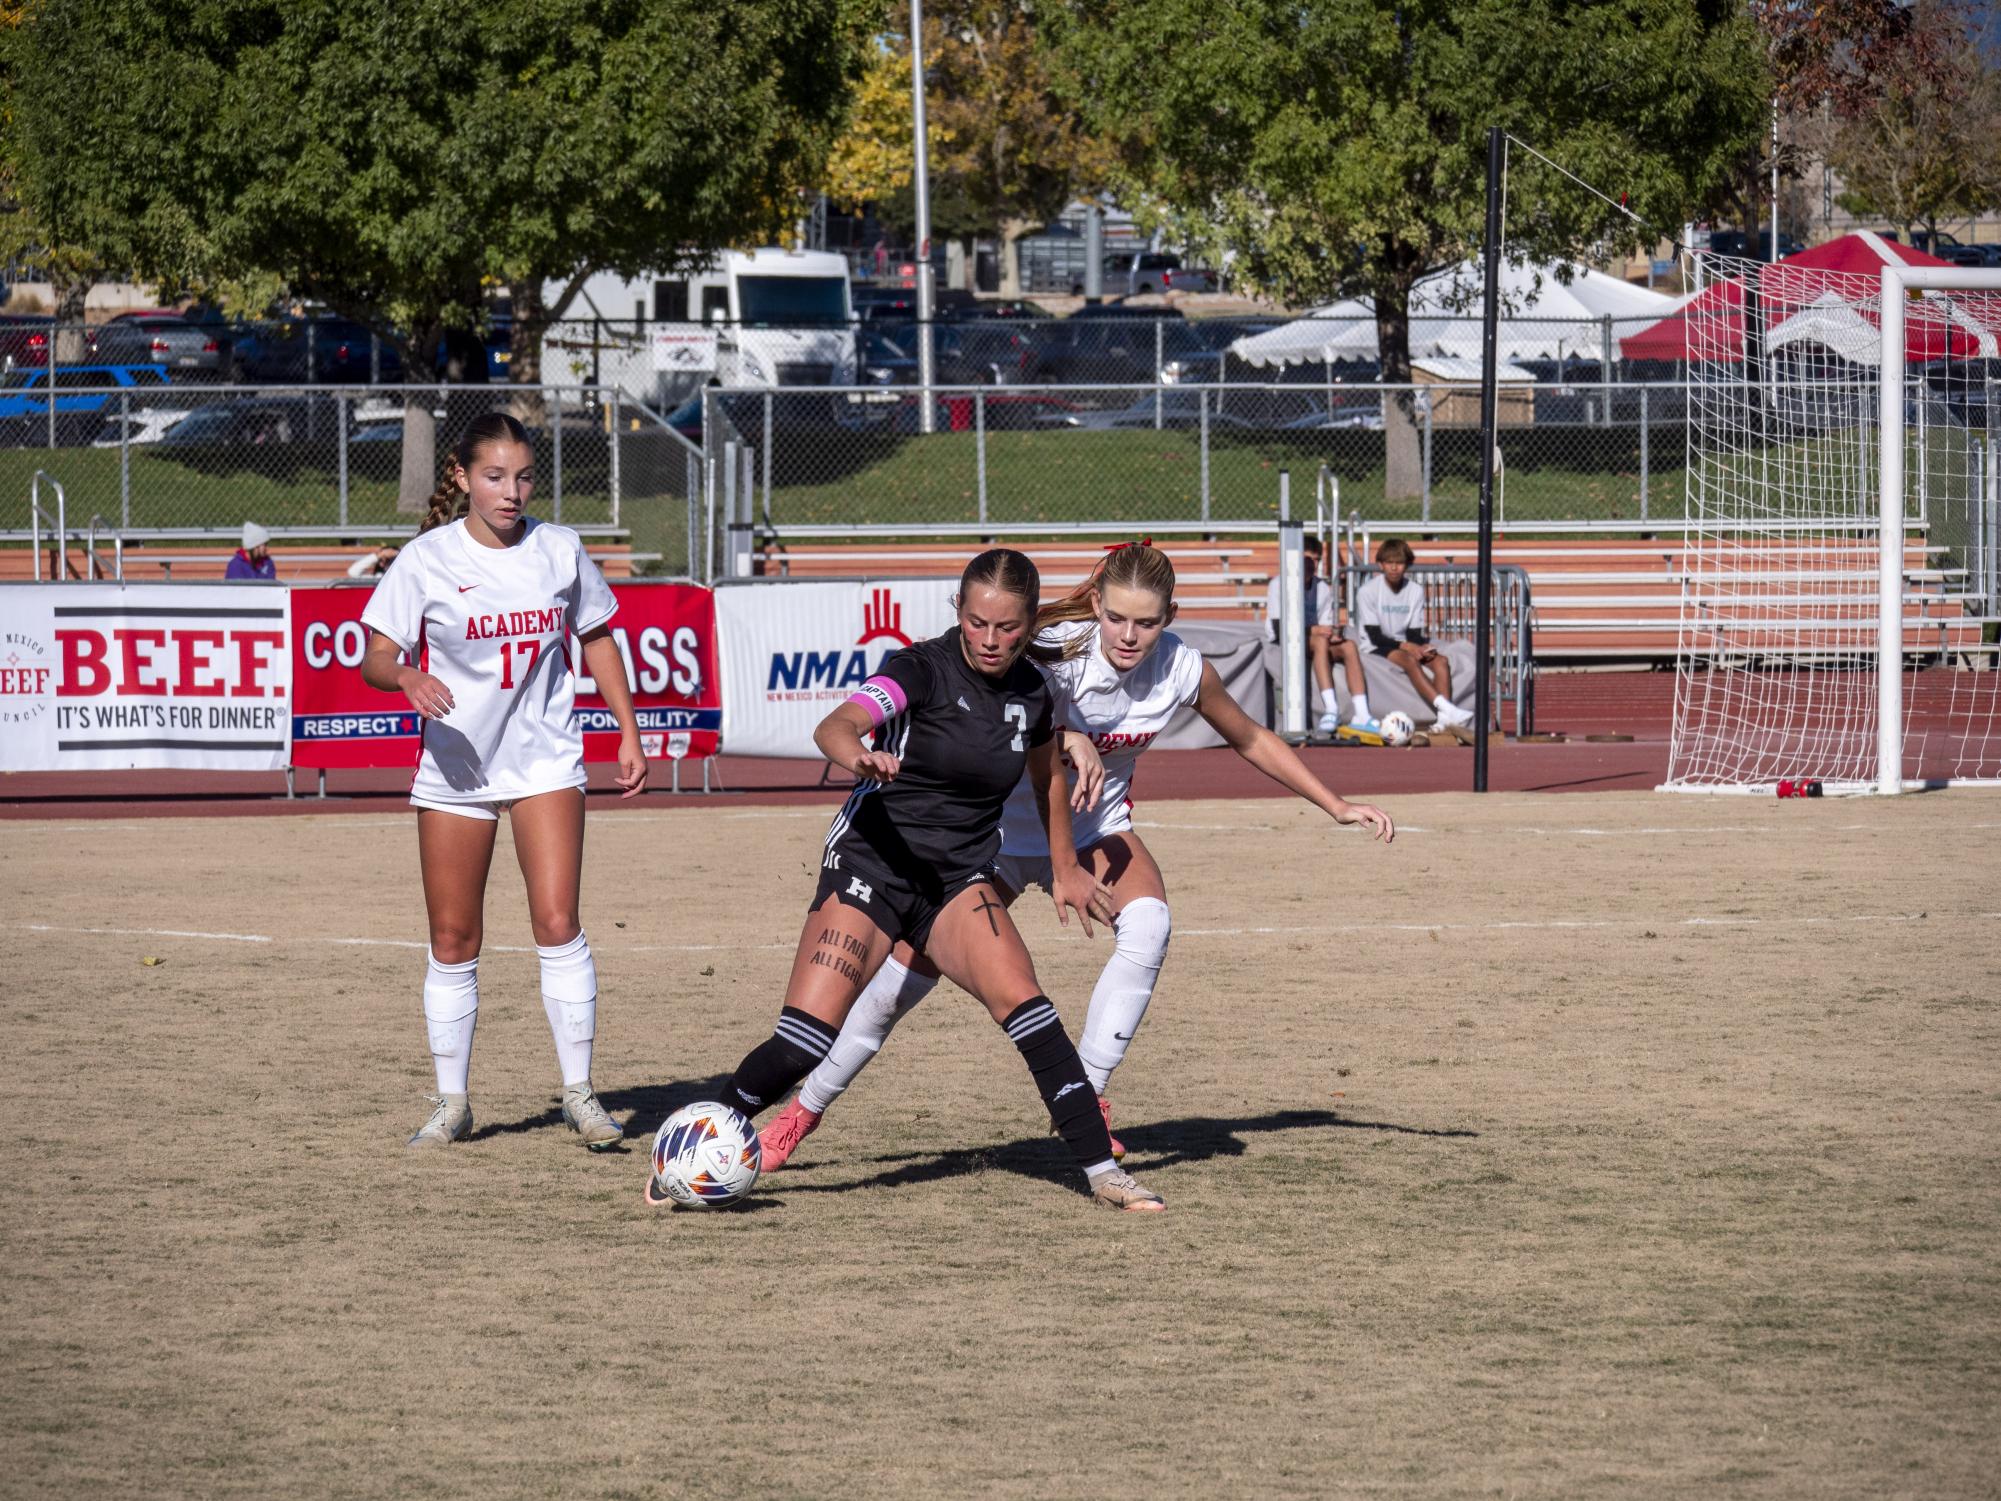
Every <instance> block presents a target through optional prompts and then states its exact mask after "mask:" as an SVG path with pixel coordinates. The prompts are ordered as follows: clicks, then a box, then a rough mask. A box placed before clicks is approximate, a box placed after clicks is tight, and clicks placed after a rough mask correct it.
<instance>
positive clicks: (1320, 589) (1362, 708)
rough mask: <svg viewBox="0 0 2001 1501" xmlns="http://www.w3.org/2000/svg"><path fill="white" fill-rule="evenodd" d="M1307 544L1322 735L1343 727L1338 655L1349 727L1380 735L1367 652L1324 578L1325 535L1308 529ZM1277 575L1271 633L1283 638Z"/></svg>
mask: <svg viewBox="0 0 2001 1501" xmlns="http://www.w3.org/2000/svg"><path fill="white" fill-rule="evenodd" d="M1305 545H1306V619H1307V627H1306V660H1307V662H1308V663H1309V664H1310V665H1311V667H1312V671H1313V681H1314V684H1315V685H1316V686H1317V687H1318V688H1319V689H1320V725H1319V730H1320V733H1321V734H1323V735H1332V734H1334V733H1336V732H1337V731H1338V730H1340V729H1341V728H1342V725H1341V706H1340V699H1339V697H1338V696H1337V695H1336V694H1335V692H1334V659H1335V658H1336V657H1339V658H1340V659H1341V670H1342V675H1343V676H1344V677H1345V678H1346V679H1347V680H1348V698H1349V700H1350V703H1349V714H1348V724H1347V728H1348V729H1349V730H1352V731H1354V732H1355V733H1356V734H1357V735H1358V736H1369V735H1378V736H1379V735H1380V734H1381V733H1382V726H1381V725H1379V724H1377V723H1376V721H1375V719H1374V718H1373V717H1372V716H1371V715H1370V713H1369V688H1368V684H1367V683H1366V682H1364V681H1363V678H1362V654H1361V652H1360V651H1359V650H1357V649H1356V646H1355V643H1354V642H1352V641H1350V640H1348V639H1347V638H1346V637H1344V636H1343V635H1341V633H1340V632H1339V631H1337V630H1335V628H1334V586H1333V584H1332V582H1331V581H1329V580H1327V579H1325V578H1322V577H1321V574H1320V562H1321V558H1322V556H1323V554H1324V549H1323V548H1322V547H1321V544H1320V539H1319V538H1318V537H1315V536H1311V535H1309V536H1308V537H1307V538H1306V541H1305ZM1280 584H1281V580H1280V579H1278V578H1277V577H1276V576H1274V577H1273V579H1272V581H1271V588H1270V589H1269V591H1267V593H1266V595H1265V635H1266V639H1267V640H1270V641H1276V640H1278V639H1279V609H1280V604H1279V602H1280V600H1281V598H1282V597H1283V595H1284V590H1283V589H1282V588H1281V587H1280Z"/></svg>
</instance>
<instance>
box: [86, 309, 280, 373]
mask: <svg viewBox="0 0 2001 1501" xmlns="http://www.w3.org/2000/svg"><path fill="white" fill-rule="evenodd" d="M235 354H236V341H235V337H234V335H233V334H232V333H231V331H230V329H229V326H228V325H227V324H224V323H221V322H219V321H218V322H209V321H203V320H199V319H195V318H190V317H188V316H186V315H185V314H182V313H170V312H158V311H155V312H143V313H120V314H119V315H118V316H117V317H116V318H113V319H112V320H111V321H110V322H109V323H105V324H102V325H100V326H99V327H98V328H96V329H94V330H92V331H91V334H90V359H91V363H93V364H102V365H164V366H166V367H167V368H169V369H171V370H176V371H179V372H180V373H181V375H182V376H183V377H185V378H187V379H190V380H218V381H219V380H236V379H238V378H240V377H241V375H242V370H241V368H240V367H239V366H238V365H237V363H236V357H235Z"/></svg>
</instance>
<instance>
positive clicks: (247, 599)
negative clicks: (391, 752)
mask: <svg viewBox="0 0 2001 1501" xmlns="http://www.w3.org/2000/svg"><path fill="white" fill-rule="evenodd" d="M289 618H290V602H289V599H288V591H287V590H285V589H284V588H283V587H282V586H278V585H261V584H216V585H175V584H152V585H143V584H142V585H136V586H132V587H126V586H123V585H119V584H10V585H4V586H0V770H7V771H105V770H129V769H132V768H138V767H177V768H186V769H194V770H204V771H276V770H279V769H281V768H282V767H283V766H284V765H285V742H286V731H287V729H288V725H287V723H286V709H287V704H288V701H289V698H290V693H291V654H290V653H289V652H288V650H287V641H288V635H287V632H288V624H289Z"/></svg>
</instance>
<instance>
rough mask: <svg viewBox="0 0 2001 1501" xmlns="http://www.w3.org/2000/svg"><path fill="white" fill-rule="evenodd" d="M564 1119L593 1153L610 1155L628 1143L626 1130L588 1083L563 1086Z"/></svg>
mask: <svg viewBox="0 0 2001 1501" xmlns="http://www.w3.org/2000/svg"><path fill="white" fill-rule="evenodd" d="M563 1120H564V1121H565V1122H566V1123H567V1124H568V1125H569V1128H570V1129H571V1130H572V1131H574V1132H576V1133H577V1135H579V1136H581V1137H582V1138H583V1139H584V1145H585V1146H587V1147H589V1148H590V1149H591V1150H592V1151H593V1152H609V1151H610V1150H611V1149H612V1148H613V1147H615V1146H617V1145H618V1144H619V1143H620V1142H622V1141H624V1140H625V1128H624V1127H623V1126H621V1125H619V1123H618V1122H617V1121H615V1120H613V1119H612V1118H611V1113H610V1112H609V1111H607V1110H606V1109H605V1108H604V1106H602V1105H600V1104H599V1103H598V1097H597V1094H596V1092H595V1091H594V1090H592V1088H591V1086H590V1085H589V1084H588V1083H584V1084H576V1085H569V1084H566V1085H564V1086H563Z"/></svg>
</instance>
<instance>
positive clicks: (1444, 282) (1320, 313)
mask: <svg viewBox="0 0 2001 1501" xmlns="http://www.w3.org/2000/svg"><path fill="white" fill-rule="evenodd" d="M1566 272H1567V274H1568V275H1569V276H1570V278H1571V280H1570V282H1569V284H1568V285H1565V284H1564V283H1563V282H1562V281H1560V280H1559V277H1560V276H1561V275H1563V274H1565V273H1566ZM1480 286H1481V268H1480V265H1479V263H1478V262H1477V261H1464V262H1462V263H1461V264H1459V265H1458V266H1455V267H1453V268H1452V269H1450V270H1447V271H1441V272H1438V273H1437V274H1436V275H1433V276H1428V277H1426V278H1425V279H1424V280H1423V281H1421V282H1419V283H1418V284H1417V288H1416V290H1415V291H1414V292H1413V293H1412V295H1411V321H1410V352H1411V354H1412V356H1413V357H1425V356H1439V357H1445V358H1455V357H1456V358H1462V359H1463V358H1471V359H1476V360H1477V359H1478V358H1479V357H1480V322H1479V311H1480ZM1682 300H1683V299H1679V298H1674V297H1670V296H1668V295H1667V294H1666V293H1664V292H1655V291H1652V290H1650V289H1649V288H1646V287H1636V286H1634V285H1633V284H1632V283H1630V282H1624V281H1620V280H1619V279H1618V278H1617V277H1615V276H1607V275H1605V274H1604V273H1603V272H1601V271H1593V270H1591V269H1590V268H1588V267H1585V266H1579V265H1575V264H1570V263H1562V264H1557V263H1552V264H1548V265H1542V266H1532V265H1521V266H1511V265H1508V264H1507V263H1505V262H1503V263H1502V266H1501V325H1500V356H1501V358H1502V360H1504V361H1506V360H1555V359H1562V358H1564V357H1565V356H1568V355H1583V356H1585V357H1586V358H1597V357H1599V356H1600V355H1602V354H1603V352H1604V346H1605V335H1606V326H1605V320H1606V319H1607V318H1611V319H1613V320H1614V321H1615V323H1616V322H1623V321H1626V320H1629V319H1630V320H1633V321H1635V322H1638V321H1642V320H1647V321H1650V320H1653V319H1657V318H1661V317H1664V316H1665V315H1667V314H1668V313H1670V312H1672V311H1674V309H1675V307H1676V306H1677V305H1678V304H1679V302H1680V301H1682ZM1617 336H1618V335H1617V330H1616V328H1615V329H1614V330H1613V338H1614V339H1615V340H1616V339H1617ZM1616 348H1617V345H1616V343H1615V344H1614V349H1615V351H1616ZM1229 352H1230V354H1231V356H1232V357H1233V358H1235V359H1240V360H1243V361H1245V362H1247V363H1249V364H1252V365H1260V366H1274V365H1300V364H1320V363H1323V362H1325V361H1329V360H1373V359H1375V358H1377V357H1378V350H1377V348H1376V314H1375V309H1374V305H1373V304H1372V303H1370V302H1369V300H1368V299H1366V298H1350V299H1349V300H1347V301H1346V302H1336V303H1330V304H1329V305H1328V306H1326V307H1322V308H1315V309H1314V310H1313V311H1312V312H1310V313H1308V314H1307V315H1306V316H1305V317H1303V318H1296V319H1294V320H1293V321H1292V322H1290V323H1286V324H1282V325H1280V326H1279V327H1277V328H1274V329H1268V330H1266V331H1265V332H1264V333H1261V334H1250V335H1247V336H1246V337H1244V338H1241V339H1238V340H1237V341H1236V342H1235V343H1233V344H1231V345H1230V349H1229Z"/></svg>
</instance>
